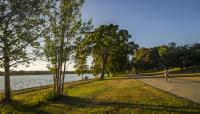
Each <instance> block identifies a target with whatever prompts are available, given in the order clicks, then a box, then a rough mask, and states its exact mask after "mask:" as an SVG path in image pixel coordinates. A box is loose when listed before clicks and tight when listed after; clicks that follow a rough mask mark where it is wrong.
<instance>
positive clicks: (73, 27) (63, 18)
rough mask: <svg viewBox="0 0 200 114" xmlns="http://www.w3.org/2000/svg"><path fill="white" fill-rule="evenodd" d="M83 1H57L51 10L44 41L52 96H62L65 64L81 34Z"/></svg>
mask: <svg viewBox="0 0 200 114" xmlns="http://www.w3.org/2000/svg"><path fill="white" fill-rule="evenodd" d="M83 3H84V0H57V1H54V4H55V7H54V8H53V9H52V10H51V11H52V13H51V14H52V17H51V22H50V27H51V31H50V33H49V34H48V35H47V37H46V40H45V48H44V51H45V55H46V58H47V60H48V61H49V65H48V68H49V69H50V70H51V71H52V73H53V74H54V76H53V77H54V94H55V96H56V97H59V96H60V95H63V86H64V78H65V71H66V67H67V66H66V63H67V61H68V60H69V58H70V55H71V51H72V48H73V45H74V42H75V39H76V38H77V37H79V36H80V33H81V29H80V27H81V14H80V8H81V7H82V5H83Z"/></svg>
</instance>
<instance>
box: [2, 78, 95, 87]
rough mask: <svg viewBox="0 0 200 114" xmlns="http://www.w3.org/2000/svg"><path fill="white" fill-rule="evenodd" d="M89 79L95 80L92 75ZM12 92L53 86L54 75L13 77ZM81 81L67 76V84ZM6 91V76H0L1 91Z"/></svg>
mask: <svg viewBox="0 0 200 114" xmlns="http://www.w3.org/2000/svg"><path fill="white" fill-rule="evenodd" d="M86 75H87V76H88V78H89V79H91V78H93V75H92V74H85V75H84V76H86ZM10 80H11V90H20V89H25V88H31V87H38V86H44V85H49V84H53V75H18V76H11V77H10ZM78 80H81V76H78V75H77V74H66V75H65V82H71V81H78ZM3 90H4V76H0V91H3Z"/></svg>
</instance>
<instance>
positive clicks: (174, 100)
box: [0, 78, 200, 114]
mask: <svg viewBox="0 0 200 114" xmlns="http://www.w3.org/2000/svg"><path fill="white" fill-rule="evenodd" d="M50 91H51V89H45V90H38V91H33V92H28V93H23V94H18V95H14V96H13V99H14V100H15V101H16V102H17V103H18V104H17V105H14V106H13V107H11V106H1V107H0V112H1V113H2V112H6V113H9V112H10V113H11V112H16V113H33V114H34V113H39V114H43V113H44V114H45V113H46V114H64V113H66V114H67V113H70V114H77V113H82V114H87V113H142V114H150V113H161V114H166V113H174V114H179V113H180V114H184V113H187V114H192V113H196V114H198V113H200V105H198V104H195V103H193V102H191V101H188V100H185V99H183V98H180V97H176V96H174V95H171V94H168V93H166V92H163V91H160V90H158V89H155V88H153V87H150V86H148V85H146V84H144V83H141V82H138V81H136V80H134V79H128V78H109V79H106V80H103V81H100V80H96V81H95V80H92V81H82V82H75V83H70V84H66V85H65V96H63V97H62V98H61V99H59V100H52V96H51V94H50V93H49V92H50Z"/></svg>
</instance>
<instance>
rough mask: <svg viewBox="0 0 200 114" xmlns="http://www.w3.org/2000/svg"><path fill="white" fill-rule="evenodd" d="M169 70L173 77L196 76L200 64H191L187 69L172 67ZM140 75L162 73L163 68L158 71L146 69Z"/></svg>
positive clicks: (199, 72) (198, 73)
mask: <svg viewBox="0 0 200 114" xmlns="http://www.w3.org/2000/svg"><path fill="white" fill-rule="evenodd" d="M169 72H170V74H171V75H172V76H174V77H188V76H194V77H196V76H197V77H198V76H200V66H193V67H189V68H188V69H183V70H181V69H180V68H173V69H169ZM142 75H147V76H148V75H163V70H159V71H152V70H151V71H146V72H144V73H142Z"/></svg>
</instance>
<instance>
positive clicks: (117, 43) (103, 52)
mask: <svg viewBox="0 0 200 114" xmlns="http://www.w3.org/2000/svg"><path fill="white" fill-rule="evenodd" d="M130 37H131V36H130V35H129V33H128V31H127V30H124V29H122V30H120V29H119V27H118V25H113V24H110V25H101V26H99V27H98V28H96V29H95V30H94V31H93V32H90V33H89V35H88V36H87V37H86V38H85V39H84V40H83V42H84V43H83V44H84V45H87V46H88V47H89V48H90V50H91V52H90V53H91V54H92V57H93V61H92V67H91V69H92V70H93V72H94V73H95V74H98V73H101V76H100V78H101V79H104V75H105V73H110V74H111V75H115V74H116V73H120V72H122V71H125V70H127V68H128V65H129V62H130V61H129V57H128V54H129V53H132V50H133V49H132V48H134V49H135V47H137V46H135V43H134V42H128V39H129V38H130Z"/></svg>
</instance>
